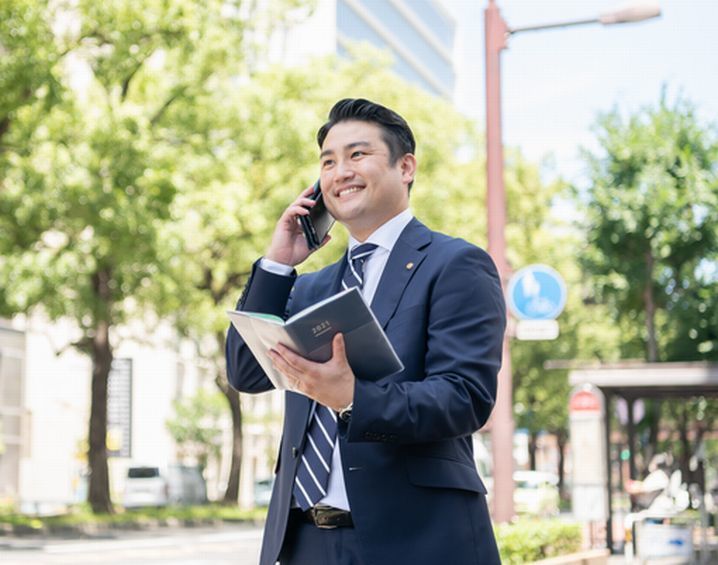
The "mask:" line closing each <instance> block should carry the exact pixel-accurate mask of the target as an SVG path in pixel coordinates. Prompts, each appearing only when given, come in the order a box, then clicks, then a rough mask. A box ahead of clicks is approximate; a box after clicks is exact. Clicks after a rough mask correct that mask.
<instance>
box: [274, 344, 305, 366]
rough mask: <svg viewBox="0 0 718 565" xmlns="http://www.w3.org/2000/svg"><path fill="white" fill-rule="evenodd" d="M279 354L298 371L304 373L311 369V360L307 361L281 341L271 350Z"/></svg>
mask: <svg viewBox="0 0 718 565" xmlns="http://www.w3.org/2000/svg"><path fill="white" fill-rule="evenodd" d="M273 351H274V352H275V353H276V354H277V355H279V356H280V357H281V358H282V359H283V360H284V361H285V362H286V363H287V364H288V365H289V366H291V367H292V368H294V369H296V370H297V371H299V372H302V373H306V372H308V371H309V370H310V369H311V363H312V362H311V361H308V360H307V359H305V358H304V357H302V356H301V355H297V354H296V353H294V351H292V350H291V349H289V348H288V347H287V346H285V345H282V344H281V343H279V344H277V347H276V349H274V350H273Z"/></svg>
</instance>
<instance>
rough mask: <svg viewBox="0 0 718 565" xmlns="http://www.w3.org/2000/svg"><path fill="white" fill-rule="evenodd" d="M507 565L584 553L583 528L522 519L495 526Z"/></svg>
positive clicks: (574, 525) (505, 564) (503, 561)
mask: <svg viewBox="0 0 718 565" xmlns="http://www.w3.org/2000/svg"><path fill="white" fill-rule="evenodd" d="M495 532H496V542H497V543H498V545H499V551H500V552H501V561H502V563H504V565H513V564H517V563H531V562H532V561H538V560H540V559H546V558H548V557H556V556H559V555H565V554H567V553H573V552H575V551H578V550H580V549H581V538H582V535H581V526H580V524H572V523H567V522H562V521H559V520H529V519H522V520H518V521H517V522H513V523H511V524H497V525H496V526H495Z"/></svg>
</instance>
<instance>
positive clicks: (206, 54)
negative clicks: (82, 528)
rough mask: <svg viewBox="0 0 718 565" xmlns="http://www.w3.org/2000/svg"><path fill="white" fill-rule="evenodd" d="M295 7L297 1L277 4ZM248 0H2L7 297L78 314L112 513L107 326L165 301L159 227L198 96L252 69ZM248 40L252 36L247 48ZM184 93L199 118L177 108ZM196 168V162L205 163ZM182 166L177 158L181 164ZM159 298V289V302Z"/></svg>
mask: <svg viewBox="0 0 718 565" xmlns="http://www.w3.org/2000/svg"><path fill="white" fill-rule="evenodd" d="M275 4H276V5H279V4H283V5H284V6H294V5H296V4H297V2H286V3H282V2H281V1H280V0H277V2H276V3H271V5H270V4H267V5H266V7H267V9H269V8H271V7H272V6H274V5H275ZM254 7H255V5H254V4H252V3H246V4H245V3H240V2H233V1H230V2H227V1H225V0H201V1H200V0H177V1H174V2H165V1H163V0H142V1H137V0H132V1H130V0H122V1H116V2H110V3H102V2H100V3H98V2H94V1H91V0H80V1H79V2H55V3H52V9H47V8H48V3H47V2H40V3H37V2H29V1H25V0H10V1H9V2H8V1H6V2H3V3H2V8H0V15H2V16H3V17H2V20H1V23H0V33H2V35H0V50H1V51H2V53H3V57H2V63H1V64H0V65H1V66H0V80H1V81H2V82H0V93H2V94H0V123H1V124H2V127H1V128H0V129H1V130H2V131H1V133H2V138H0V141H1V142H2V156H1V158H2V161H0V163H2V172H3V176H2V179H1V182H2V190H0V235H1V237H0V246H2V247H1V248H0V255H1V256H2V259H0V286H2V288H3V289H4V292H3V296H2V299H1V300H0V303H1V306H2V311H3V313H5V314H13V313H17V312H29V311H31V310H33V309H35V308H36V307H37V306H38V305H41V307H42V310H43V312H44V313H45V314H46V315H48V316H49V317H50V318H52V319H57V318H60V317H68V318H71V319H73V320H75V321H76V323H77V326H78V330H79V335H78V336H76V337H77V339H76V340H74V342H73V343H72V345H74V346H75V347H77V348H79V349H80V350H81V351H83V352H85V353H87V354H88V355H89V356H90V357H91V359H92V363H93V375H92V406H91V415H90V431H89V458H88V459H89V465H90V485H89V502H90V503H91V505H92V508H93V510H95V511H98V512H100V511H104V512H110V511H111V510H112V504H111V500H110V496H109V482H108V473H107V456H106V443H105V442H106V437H105V436H106V412H107V376H108V373H109V369H110V365H111V363H112V351H113V347H114V346H115V339H116V336H115V335H114V334H113V333H112V332H111V330H112V328H113V327H115V326H117V325H118V324H122V323H123V322H125V321H126V320H128V319H131V318H136V319H137V318H138V319H142V318H143V317H144V316H145V312H146V307H150V308H154V309H155V310H157V311H158V312H160V313H161V312H162V311H164V310H166V309H167V308H168V307H170V306H171V301H169V300H167V301H166V302H165V301H163V300H162V298H164V297H168V296H170V295H171V292H172V291H173V290H175V289H176V288H177V286H176V285H175V284H174V283H173V281H172V280H171V279H170V278H169V277H168V276H166V274H165V273H166V272H167V270H168V269H166V268H165V266H164V262H165V260H166V258H167V256H168V253H167V252H166V251H165V249H164V247H165V246H166V245H167V244H168V240H167V239H166V238H165V235H164V226H165V225H166V224H167V223H168V222H170V221H172V219H173V218H172V216H171V212H172V210H173V207H172V205H173V202H174V200H175V198H176V197H177V195H178V194H179V192H180V191H182V190H183V189H185V188H186V187H187V186H188V183H187V181H186V179H183V178H182V176H181V174H179V173H178V170H177V169H178V167H177V164H178V163H179V162H181V161H182V160H183V159H185V158H186V157H187V155H188V154H190V153H191V147H192V144H193V143H194V142H195V137H193V135H192V134H191V133H189V134H188V129H189V128H188V127H187V126H186V124H187V123H188V122H191V121H192V120H193V118H194V116H195V115H201V114H202V108H201V107H199V104H198V103H199V102H201V100H202V99H203V97H205V98H206V97H207V93H209V92H212V91H213V90H214V89H216V88H217V85H219V84H221V83H223V82H224V83H227V82H230V81H235V80H236V77H238V76H241V75H242V74H243V73H245V66H244V61H245V50H244V38H245V34H246V32H247V31H248V29H250V28H251V26H252V25H253V23H254V20H253V16H254V12H253V10H254ZM248 50H249V51H251V49H250V48H249V47H248ZM181 102H183V103H184V107H185V108H189V109H190V112H189V115H188V116H186V117H185V116H183V115H179V114H177V113H174V114H173V113H172V112H171V111H172V109H173V107H174V106H175V105H178V104H180V103H181ZM198 166H200V165H199V164H198ZM184 172H186V171H184V170H183V171H180V173H184ZM158 298H159V299H158Z"/></svg>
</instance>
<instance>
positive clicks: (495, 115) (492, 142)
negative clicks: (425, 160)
mask: <svg viewBox="0 0 718 565" xmlns="http://www.w3.org/2000/svg"><path fill="white" fill-rule="evenodd" d="M660 14H661V10H660V7H659V6H658V4H657V3H655V2H634V3H632V4H630V5H628V6H626V7H623V8H620V9H618V10H615V11H613V12H609V13H606V14H602V15H600V16H598V17H595V18H590V19H583V20H572V21H563V22H555V23H546V24H541V25H534V26H525V27H516V28H510V27H509V26H508V25H507V23H506V22H505V21H504V19H503V18H502V17H501V14H500V13H499V9H498V7H497V6H496V2H495V0H489V5H488V7H487V8H486V10H485V11H484V26H485V36H484V39H485V49H486V68H485V70H486V181H487V184H486V208H487V213H488V223H487V226H488V230H487V231H488V250H489V254H490V255H491V256H492V257H493V259H494V261H495V262H496V265H497V267H498V269H499V274H500V276H501V280H502V282H503V284H504V285H505V284H506V283H507V281H508V279H509V276H510V268H509V265H508V263H507V261H506V240H505V238H504V228H505V226H506V194H505V190H504V157H503V147H502V142H501V65H500V55H501V51H502V50H503V49H505V48H506V46H507V40H508V38H509V36H511V35H515V34H517V33H520V32H523V31H538V30H544V29H554V28H561V27H571V26H578V25H586V24H594V23H600V24H603V25H613V24H622V23H631V22H639V21H643V20H647V19H650V18H655V17H658V16H659V15H660ZM498 378H499V392H498V397H497V400H496V408H495V410H494V415H493V417H492V424H491V445H492V453H493V460H494V473H493V475H494V477H493V481H494V483H493V490H494V492H493V495H494V496H493V516H494V520H496V521H497V522H508V521H509V520H511V518H513V515H514V508H513V489H514V485H513V433H514V422H513V415H512V398H511V397H512V390H511V387H512V385H511V358H510V357H509V337H508V335H507V336H506V337H505V338H504V346H503V365H502V367H501V370H500V371H499V377H498ZM609 523H610V517H609ZM607 541H608V544H609V547H611V543H612V536H611V532H610V529H609V530H608V531H607Z"/></svg>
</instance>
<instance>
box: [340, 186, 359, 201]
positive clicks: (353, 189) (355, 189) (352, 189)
mask: <svg viewBox="0 0 718 565" xmlns="http://www.w3.org/2000/svg"><path fill="white" fill-rule="evenodd" d="M360 190H363V187H361V186H350V187H347V188H342V189H341V190H340V191H339V192H337V198H342V197H343V196H347V195H349V194H354V193H355V192H359V191H360Z"/></svg>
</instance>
